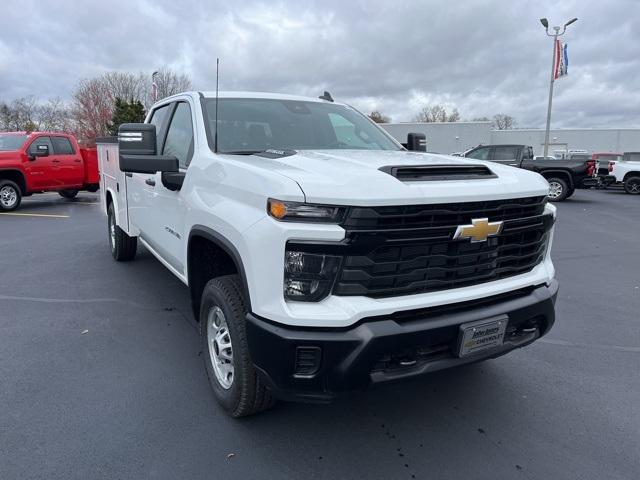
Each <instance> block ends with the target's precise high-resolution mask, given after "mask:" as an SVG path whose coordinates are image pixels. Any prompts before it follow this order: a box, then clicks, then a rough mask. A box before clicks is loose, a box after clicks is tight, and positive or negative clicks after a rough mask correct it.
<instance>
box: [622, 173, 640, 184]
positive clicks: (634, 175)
mask: <svg viewBox="0 0 640 480" xmlns="http://www.w3.org/2000/svg"><path fill="white" fill-rule="evenodd" d="M629 177H640V172H627V174H626V175H625V176H624V179H623V180H622V181H623V182H625V181H626V180H627V179H628V178H629Z"/></svg>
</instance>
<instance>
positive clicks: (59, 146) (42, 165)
mask: <svg viewBox="0 0 640 480" xmlns="http://www.w3.org/2000/svg"><path fill="white" fill-rule="evenodd" d="M99 184H100V174H99V172H98V159H97V154H96V149H95V148H80V146H79V145H78V141H77V140H76V139H75V137H74V136H73V135H69V134H67V133H55V132H32V133H26V132H9V133H0V211H5V212H6V211H11V210H15V209H16V208H18V207H19V206H20V202H21V200H22V197H26V196H29V195H32V194H34V193H43V192H58V193H59V194H60V195H61V196H63V197H64V198H74V197H75V196H76V195H77V194H78V191H79V190H88V191H90V192H96V191H97V190H98V188H99Z"/></svg>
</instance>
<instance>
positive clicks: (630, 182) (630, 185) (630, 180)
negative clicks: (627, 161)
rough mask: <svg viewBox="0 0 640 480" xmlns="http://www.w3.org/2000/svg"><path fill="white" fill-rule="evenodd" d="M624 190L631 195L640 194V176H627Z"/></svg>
mask: <svg viewBox="0 0 640 480" xmlns="http://www.w3.org/2000/svg"><path fill="white" fill-rule="evenodd" d="M624 191H625V192H627V193H629V194H631V195H640V177H637V176H633V177H627V178H626V179H625V181H624Z"/></svg>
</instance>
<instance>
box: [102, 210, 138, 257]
mask: <svg viewBox="0 0 640 480" xmlns="http://www.w3.org/2000/svg"><path fill="white" fill-rule="evenodd" d="M107 228H108V233H109V248H110V249H111V255H113V258H115V259H116V260H117V261H118V262H127V261H129V260H133V259H134V257H135V256H136V249H137V247H138V239H137V237H130V236H129V235H127V234H126V233H125V232H124V230H122V229H121V228H120V227H119V226H118V225H117V224H116V214H115V211H114V209H113V203H111V204H110V205H109V209H108V210H107Z"/></svg>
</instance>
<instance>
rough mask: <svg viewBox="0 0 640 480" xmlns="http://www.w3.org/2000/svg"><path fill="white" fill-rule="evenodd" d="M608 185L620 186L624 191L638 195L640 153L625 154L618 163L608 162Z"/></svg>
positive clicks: (639, 190) (639, 189) (639, 185)
mask: <svg viewBox="0 0 640 480" xmlns="http://www.w3.org/2000/svg"><path fill="white" fill-rule="evenodd" d="M606 180H607V181H608V182H609V183H618V184H622V186H623V187H624V191H625V192H627V193H630V194H632V195H640V152H625V153H624V154H623V155H622V159H621V160H620V161H618V162H609V176H608V177H606Z"/></svg>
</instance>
